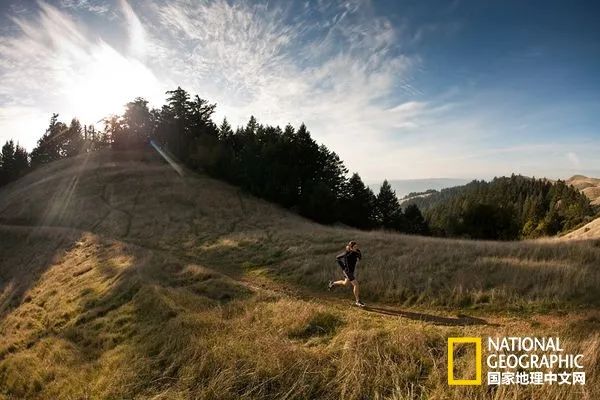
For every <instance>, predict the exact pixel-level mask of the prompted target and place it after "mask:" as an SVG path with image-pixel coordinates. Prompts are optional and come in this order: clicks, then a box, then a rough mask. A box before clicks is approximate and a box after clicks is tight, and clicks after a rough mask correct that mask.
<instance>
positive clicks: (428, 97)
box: [0, 0, 600, 182]
mask: <svg viewBox="0 0 600 400" xmlns="http://www.w3.org/2000/svg"><path fill="white" fill-rule="evenodd" d="M597 8H598V6H597V5H596V4H594V3H591V2H585V1H579V2H574V3H569V4H561V3H552V2H551V3H548V2H543V3H542V2H528V3H527V4H521V2H516V1H512V2H496V3H487V4H480V3H478V2H475V1H466V0H464V1H453V2H449V3H447V4H444V5H442V6H438V5H432V4H425V3H422V2H410V1H405V2H400V3H390V2H381V1H373V2H371V1H353V2H334V3H327V4H323V3H316V2H315V3H313V2H303V3H293V4H290V3H287V2H281V1H279V2H278V1H275V2H257V3H255V2H244V1H231V2H227V1H223V0H215V1H208V2H205V3H201V4H190V3H188V2H185V1H180V0H176V1H170V2H165V3H163V2H160V3H159V2H155V1H147V2H141V1H126V0H115V1H108V2H101V1H94V0H60V1H58V0H57V1H51V2H43V1H40V2H36V1H26V2H16V1H14V2H6V3H3V4H2V5H0V13H1V14H0V21H2V26H3V27H2V28H0V141H2V142H3V141H5V140H8V139H14V140H15V141H16V142H19V143H21V144H22V145H24V146H25V147H26V148H27V149H28V150H31V148H32V147H33V146H34V144H35V142H36V141H37V139H38V138H39V137H40V136H41V135H42V134H43V132H44V130H45V128H46V126H47V124H48V121H49V119H50V116H51V114H52V113H53V112H57V113H59V114H60V119H61V120H66V121H68V120H70V119H71V118H73V117H77V118H79V119H80V121H81V122H82V123H85V124H90V123H96V121H99V120H101V119H102V118H104V117H106V116H108V115H109V114H111V113H120V112H122V110H123V107H124V105H125V103H126V102H128V101H131V100H133V98H134V97H137V96H141V97H144V98H146V99H147V100H149V102H150V104H151V105H152V106H154V107H158V106H160V105H161V104H162V103H163V102H164V100H165V97H166V96H165V94H164V92H165V91H166V90H171V89H173V88H175V87H177V86H181V87H183V88H184V89H186V90H188V91H190V92H191V93H193V94H196V93H197V94H198V95H200V96H201V97H202V98H206V99H208V100H209V101H211V102H215V103H217V109H216V118H215V122H217V123H219V122H220V120H221V119H222V118H223V117H225V116H226V117H227V118H228V120H229V121H230V122H231V124H232V126H234V127H235V126H238V125H242V124H245V122H246V121H247V120H248V118H249V117H250V115H254V116H256V118H257V119H258V120H259V121H260V122H261V123H266V124H273V125H281V126H283V125H285V124H286V123H288V122H289V123H292V124H293V125H296V126H297V125H299V124H300V123H301V122H305V123H306V124H307V127H308V129H309V130H310V132H311V134H312V136H313V137H314V138H315V140H316V141H317V142H318V143H323V144H325V145H326V146H327V147H329V148H330V149H332V150H333V151H335V152H337V153H338V154H339V155H340V157H341V158H342V159H343V160H344V163H345V164H346V166H347V167H348V169H349V170H350V172H358V173H359V174H360V175H361V177H362V178H363V180H364V181H365V182H376V181H383V179H385V178H386V177H388V180H407V179H410V180H421V179H443V178H435V177H438V176H444V177H447V178H446V179H484V180H488V179H491V178H493V177H494V176H510V174H511V173H515V174H520V175H524V176H532V177H533V176H535V177H545V178H549V179H563V180H566V179H568V178H570V177H571V176H573V175H577V174H582V175H585V176H590V177H598V176H600V161H598V157H597V156H596V154H597V153H598V151H599V150H600V143H599V142H598V139H599V138H600V131H599V128H600V120H599V117H598V115H600V114H599V113H598V111H600V90H599V89H600V78H599V77H598V75H597V73H596V71H598V70H600V43H598V40H597V38H598V37H599V36H600V27H598V26H597V24H594V15H597V13H596V12H594V11H597ZM490 21H495V22H494V23H491V22H490ZM407 165H408V166H410V167H407ZM390 177H393V178H390Z"/></svg>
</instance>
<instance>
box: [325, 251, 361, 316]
mask: <svg viewBox="0 0 600 400" xmlns="http://www.w3.org/2000/svg"><path fill="white" fill-rule="evenodd" d="M361 258H362V254H361V252H360V249H359V248H358V243H356V242H355V241H354V240H352V241H350V242H349V243H348V244H347V245H346V250H345V251H344V252H343V253H341V254H339V255H338V256H337V257H336V258H335V259H336V261H337V263H338V265H339V266H340V267H341V268H342V271H344V276H345V279H344V280H343V281H341V280H340V281H329V284H328V285H327V288H328V289H329V290H332V289H333V288H334V287H335V286H346V285H348V283H350V284H352V286H353V292H354V298H355V299H356V303H354V304H355V305H357V306H359V307H364V306H365V303H363V302H362V301H360V291H359V288H358V281H357V280H356V278H355V276H354V269H355V267H356V264H357V263H358V260H360V259H361Z"/></svg>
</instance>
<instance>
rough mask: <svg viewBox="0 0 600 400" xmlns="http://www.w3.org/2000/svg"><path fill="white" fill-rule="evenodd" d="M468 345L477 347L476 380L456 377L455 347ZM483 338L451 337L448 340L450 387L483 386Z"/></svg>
mask: <svg viewBox="0 0 600 400" xmlns="http://www.w3.org/2000/svg"><path fill="white" fill-rule="evenodd" d="M455 344H468V345H474V346H475V359H474V360H473V362H474V363H475V378H474V379H456V378H455V376H454V345H455ZM481 357H482V355H481V338H479V337H451V338H448V385H459V386H468V385H481V367H482V363H483V362H482V361H483V360H482V358H481Z"/></svg>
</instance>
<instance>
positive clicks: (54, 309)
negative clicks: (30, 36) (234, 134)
mask: <svg viewBox="0 0 600 400" xmlns="http://www.w3.org/2000/svg"><path fill="white" fill-rule="evenodd" d="M0 223H1V224H2V225H1V226H0V239H1V240H0V399H2V398H6V399H9V398H40V399H45V398H64V399H73V398H107V399H111V398H156V399H172V398H181V399H185V398H207V399H211V398H214V399H228V398H231V399H234V398H235V399H239V398H287V399H313V398H326V399H339V398H342V399H365V398H369V399H384V398H386V399H419V398H436V399H464V398H478V399H484V398H486V399H487V398H494V399H500V398H507V397H509V398H516V396H517V395H519V398H532V397H534V398H541V397H544V398H547V399H579V398H590V399H592V398H598V397H599V396H600V385H599V384H598V383H597V379H598V377H599V376H600V373H599V372H600V336H598V334H597V332H598V329H599V328H600V325H599V323H598V321H600V312H599V309H598V306H599V303H600V295H599V293H600V291H599V289H600V272H599V271H598V265H599V262H598V261H599V260H600V241H598V240H587V241H583V240H580V241H560V242H559V241H535V242H534V241H529V242H519V243H498V242H475V241H458V240H441V239H434V238H423V237H412V236H404V235H398V234H390V233H385V232H361V231H356V230H350V229H342V228H334V227H324V226H320V225H317V224H314V223H311V222H309V221H306V220H304V219H302V218H300V217H297V216H295V215H293V214H290V213H289V212H287V211H285V210H283V209H280V208H278V207H275V206H272V205H270V204H268V203H265V202H263V201H260V200H258V199H255V198H253V197H250V196H247V195H245V194H243V193H240V192H239V191H238V190H237V189H236V188H234V187H231V186H229V185H226V184H223V183H221V182H219V181H216V180H213V179H210V178H208V177H206V176H198V175H194V174H190V173H185V174H184V176H179V175H178V174H177V173H175V172H174V171H173V169H171V168H170V167H169V166H168V165H167V164H165V163H163V162H162V161H160V160H159V159H157V157H156V156H155V155H153V154H149V153H112V152H106V153H96V154H89V155H83V156H79V157H77V158H75V159H71V160H63V161H60V162H57V163H54V164H52V165H50V166H48V167H47V168H45V169H43V170H38V171H35V172H33V173H31V174H29V175H27V176H26V177H25V178H23V179H21V180H20V181H17V182H14V183H13V184H11V185H9V186H7V187H5V188H3V189H2V190H1V191H0ZM350 239H355V240H357V241H358V242H359V243H360V245H361V247H362V248H363V251H364V255H365V257H364V260H363V262H362V263H361V264H360V265H359V272H358V276H359V279H360V281H361V283H362V284H363V285H362V290H363V293H364V296H363V297H364V300H365V301H366V302H367V303H368V304H369V305H371V306H372V307H371V308H370V309H367V310H359V309H356V308H352V307H351V306H350V304H351V300H350V299H351V295H350V292H349V291H348V290H339V291H336V292H333V293H329V292H326V291H324V290H323V286H324V283H325V282H326V281H327V280H328V279H329V278H331V277H335V276H339V272H338V271H337V269H336V268H337V267H336V266H335V265H334V263H333V257H334V256H335V254H336V253H337V252H338V251H340V249H341V248H342V246H343V244H344V243H345V242H347V241H348V240H350ZM525 334H527V335H537V336H550V335H552V336H556V335H560V336H561V337H564V338H565V339H564V341H565V343H566V345H567V348H569V349H570V350H577V351H581V352H584V353H585V354H586V355H587V356H586V362H587V363H588V364H587V365H586V371H587V372H588V378H587V379H588V382H589V384H588V385H586V386H584V387H581V388H577V390H573V388H570V387H569V388H567V387H562V386H560V387H559V386H556V385H555V386H544V387H530V388H515V387H512V388H510V387H509V388H500V389H499V390H496V391H489V392H488V391H487V390H486V387H485V386H482V387H474V388H473V387H457V388H449V387H448V386H447V384H446V366H445V352H446V338H447V337H448V336H488V335H489V336H497V335H510V336H515V335H525ZM463 356H464V355H463ZM459 363H460V362H459ZM465 368H466V367H465Z"/></svg>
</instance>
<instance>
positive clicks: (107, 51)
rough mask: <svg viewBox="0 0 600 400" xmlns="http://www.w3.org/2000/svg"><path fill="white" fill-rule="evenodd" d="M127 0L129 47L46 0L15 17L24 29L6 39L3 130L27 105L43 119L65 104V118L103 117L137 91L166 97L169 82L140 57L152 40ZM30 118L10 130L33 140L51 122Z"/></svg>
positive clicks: (1, 45)
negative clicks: (146, 36)
mask: <svg viewBox="0 0 600 400" xmlns="http://www.w3.org/2000/svg"><path fill="white" fill-rule="evenodd" d="M122 7H123V12H124V13H125V15H126V16H127V26H128V27H129V28H130V37H131V43H132V46H131V47H133V49H131V50H130V53H122V52H120V51H118V50H117V49H116V48H115V47H113V46H111V45H109V44H108V43H107V42H106V41H104V40H103V39H102V38H101V37H98V36H96V35H95V34H94V33H93V32H89V31H88V30H87V29H86V27H85V24H83V23H82V22H81V21H79V20H77V19H76V18H75V17H73V16H71V15H70V14H68V13H65V12H64V11H61V10H59V9H58V8H56V7H53V6H51V5H49V4H47V3H43V2H40V3H39V12H38V14H37V15H36V16H35V17H33V18H32V17H29V18H26V17H25V16H23V17H21V16H18V17H14V18H13V22H14V24H15V25H16V26H18V28H19V30H20V31H19V33H18V34H17V35H14V36H10V37H4V38H2V40H1V41H0V59H2V68H1V69H0V99H2V103H1V104H0V115H1V116H2V117H0V121H4V122H1V123H2V124H3V125H2V126H0V128H2V131H3V132H6V131H7V125H6V124H7V122H6V121H7V120H9V119H10V118H11V117H10V116H11V115H23V114H24V113H26V114H27V115H29V116H30V117H31V118H33V119H34V120H35V121H39V120H40V119H42V116H43V117H44V119H46V120H47V119H49V116H50V115H51V113H52V112H59V113H61V114H62V115H63V117H64V118H71V117H73V116H77V117H79V118H81V119H82V120H83V121H84V122H96V121H98V120H99V119H101V118H103V117H105V116H107V115H109V114H110V113H113V112H117V111H119V110H120V109H121V108H122V106H123V105H124V104H125V102H127V101H129V100H130V99H132V98H133V97H135V96H147V97H150V98H154V99H155V100H158V99H160V98H162V95H163V92H164V91H163V90H162V89H161V85H162V84H161V83H160V82H159V81H158V79H157V78H156V76H155V75H154V73H153V72H152V71H151V69H150V68H148V67H147V66H146V65H144V64H143V63H142V62H141V61H140V60H138V59H137V58H136V55H137V50H138V49H143V48H144V47H145V44H144V43H143V41H144V38H143V35H142V34H141V32H142V31H143V30H142V28H141V25H140V24H139V21H138V20H137V19H136V18H135V15H134V14H133V11H132V10H131V8H129V6H128V5H127V3H125V2H123V3H122ZM25 110H26V112H25ZM31 118H29V119H23V120H21V121H19V122H18V123H15V122H11V124H10V127H11V130H10V131H9V132H8V134H7V136H9V135H10V136H12V137H16V139H18V140H20V141H21V142H22V143H25V144H26V145H28V146H31V145H32V144H33V139H34V138H37V137H39V136H40V135H41V133H43V127H44V126H43V125H42V126H37V125H36V126H33V125H32V124H31V123H30V121H31ZM19 124H20V128H19ZM35 129H37V130H35Z"/></svg>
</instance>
